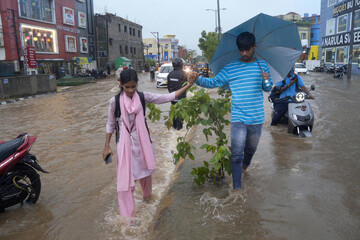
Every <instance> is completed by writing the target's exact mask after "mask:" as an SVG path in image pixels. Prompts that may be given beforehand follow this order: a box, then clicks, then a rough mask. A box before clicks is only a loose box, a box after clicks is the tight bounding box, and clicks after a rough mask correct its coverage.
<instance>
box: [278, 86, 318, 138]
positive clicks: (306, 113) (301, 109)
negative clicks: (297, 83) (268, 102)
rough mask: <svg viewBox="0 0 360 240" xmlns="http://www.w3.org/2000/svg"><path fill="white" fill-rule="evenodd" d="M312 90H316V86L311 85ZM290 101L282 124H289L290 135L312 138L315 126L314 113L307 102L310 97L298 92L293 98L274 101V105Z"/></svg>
mask: <svg viewBox="0 0 360 240" xmlns="http://www.w3.org/2000/svg"><path fill="white" fill-rule="evenodd" d="M311 90H312V91H314V90H315V86H314V85H311ZM289 99H291V100H292V102H289V103H288V111H287V113H286V114H285V115H284V117H283V119H281V121H280V123H287V125H288V133H291V134H296V135H299V136H301V137H310V136H312V134H311V132H312V129H313V125H314V113H313V111H312V109H311V107H310V104H309V103H308V102H307V101H305V99H309V98H308V96H307V95H306V94H305V93H304V92H297V93H296V94H295V95H294V96H293V97H283V98H278V99H276V100H273V104H276V103H280V102H287V101H288V100H289ZM272 108H273V106H272ZM273 111H274V108H273ZM273 114H274V112H272V116H273Z"/></svg>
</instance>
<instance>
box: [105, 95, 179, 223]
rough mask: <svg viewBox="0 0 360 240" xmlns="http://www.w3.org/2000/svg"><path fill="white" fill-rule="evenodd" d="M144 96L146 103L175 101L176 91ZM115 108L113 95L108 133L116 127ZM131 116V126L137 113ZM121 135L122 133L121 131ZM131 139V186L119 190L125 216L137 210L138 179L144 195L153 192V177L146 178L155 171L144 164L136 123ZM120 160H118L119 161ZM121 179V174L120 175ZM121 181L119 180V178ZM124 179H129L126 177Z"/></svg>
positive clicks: (121, 209) (120, 122) (122, 212)
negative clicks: (145, 182) (136, 190)
mask: <svg viewBox="0 0 360 240" xmlns="http://www.w3.org/2000/svg"><path fill="white" fill-rule="evenodd" d="M144 98H145V102H146V103H154V104H161V103H166V102H170V101H173V100H174V99H175V92H172V93H169V94H154V93H149V92H144ZM114 109H115V97H112V98H111V99H110V104H109V108H108V121H107V124H106V132H107V133H113V132H114V129H115V123H116V119H115V116H114ZM128 116H129V125H130V126H131V125H132V124H133V123H134V118H135V114H128ZM122 122H123V121H122V118H121V117H120V119H119V128H120V129H121V125H122ZM119 135H120V133H119ZM130 139H131V148H132V149H131V151H132V156H131V157H132V158H131V163H130V166H131V174H130V178H131V179H130V188H129V189H128V191H119V192H118V198H119V209H120V214H121V215H123V216H129V217H132V216H133V214H134V210H135V202H134V199H133V192H134V187H135V181H136V180H140V183H141V186H142V188H143V193H144V197H148V196H145V193H149V192H150V193H151V187H152V186H151V185H152V184H151V178H150V180H146V179H145V178H147V177H149V176H151V175H152V173H153V172H154V171H155V169H151V170H149V169H145V168H143V167H142V166H143V165H142V160H143V159H142V158H141V153H140V143H139V138H138V134H137V131H136V124H135V125H134V127H133V129H132V130H131V134H130ZM118 146H119V144H117V147H118ZM116 152H117V159H118V158H119V157H120V156H119V152H120V151H119V149H117V151H116ZM152 154H153V155H154V159H155V154H154V151H153V150H152ZM117 162H118V161H117ZM118 179H119V176H118ZM118 181H119V180H118ZM124 181H129V179H124ZM142 181H147V182H149V181H150V184H143V183H142ZM144 186H146V188H150V189H144Z"/></svg>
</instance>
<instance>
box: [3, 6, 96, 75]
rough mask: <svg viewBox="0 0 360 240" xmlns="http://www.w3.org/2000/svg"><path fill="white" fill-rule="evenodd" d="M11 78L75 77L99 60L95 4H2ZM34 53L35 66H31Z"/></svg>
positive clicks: (6, 67) (7, 68) (8, 69)
mask: <svg viewBox="0 0 360 240" xmlns="http://www.w3.org/2000/svg"><path fill="white" fill-rule="evenodd" d="M0 13H1V20H2V35H3V40H4V47H5V59H4V60H2V61H1V63H0V65H2V68H3V70H4V69H6V71H5V72H6V74H7V75H14V74H20V73H23V74H34V73H39V74H42V73H46V74H49V73H52V74H55V75H56V76H57V77H60V75H61V74H73V73H74V70H75V69H76V67H78V68H79V67H80V68H81V67H83V66H86V67H88V66H89V65H90V66H92V65H93V63H92V59H93V58H95V52H96V49H95V35H94V31H93V15H94V14H93V0H1V4H0ZM29 51H33V53H32V56H33V57H34V59H33V60H34V61H35V60H36V62H35V65H34V64H31V65H29V63H27V59H28V52H29Z"/></svg>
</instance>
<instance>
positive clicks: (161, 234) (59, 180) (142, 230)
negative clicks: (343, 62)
mask: <svg viewBox="0 0 360 240" xmlns="http://www.w3.org/2000/svg"><path fill="white" fill-rule="evenodd" d="M303 79H304V82H305V84H306V85H310V84H312V83H313V84H315V86H316V90H315V92H314V94H313V95H314V96H315V97H316V99H317V100H316V101H311V106H312V108H313V111H314V114H315V125H314V130H313V137H311V138H307V139H302V138H298V137H296V136H292V135H289V134H287V128H286V126H278V127H270V126H269V122H270V105H269V103H268V102H267V100H265V101H264V104H265V109H266V121H265V124H264V129H263V133H262V137H261V141H260V144H259V147H258V151H257V152H256V154H255V156H254V159H253V162H252V165H251V166H250V167H249V170H248V172H247V173H246V174H245V175H244V176H243V181H244V182H243V186H244V189H243V191H241V193H240V194H232V193H231V184H230V183H231V178H230V177H227V178H226V179H225V183H224V184H222V185H213V184H210V183H207V184H205V185H204V186H202V187H198V186H196V185H194V184H193V183H192V177H191V174H190V172H191V168H192V167H195V166H199V164H200V163H201V162H202V161H203V160H205V159H206V158H207V156H206V155H205V154H204V153H203V152H202V151H200V150H197V152H196V156H195V157H196V161H191V160H186V161H185V162H184V163H183V164H182V165H180V168H179V169H176V168H175V166H174V164H173V163H172V160H171V159H172V158H171V150H173V149H175V144H176V138H177V137H178V136H180V135H182V134H184V133H185V132H184V131H180V132H177V131H173V130H170V131H168V130H167V129H166V127H165V126H164V125H163V122H156V123H149V127H150V129H151V136H152V140H153V144H154V147H155V151H156V157H157V167H158V168H157V171H156V173H155V175H154V179H153V182H154V186H153V192H154V198H153V200H152V201H151V202H150V203H145V202H143V201H142V197H141V190H140V187H139V186H138V185H137V187H136V213H135V216H136V219H135V220H136V221H135V222H136V224H135V226H130V227H129V226H125V225H124V224H123V223H122V219H121V218H120V217H119V215H118V208H117V199H116V198H117V196H116V186H115V179H116V174H115V163H114V162H113V163H112V164H109V165H105V164H104V163H103V162H102V160H101V151H102V148H103V145H104V138H105V123H106V114H107V106H108V100H109V99H110V98H111V96H113V95H114V94H115V93H114V92H113V91H112V90H113V88H114V87H116V82H115V80H104V81H100V82H98V83H97V84H92V85H83V86H79V87H72V88H70V91H67V92H62V93H58V94H53V95H48V96H40V97H36V98H33V99H28V100H23V101H20V102H16V103H11V104H8V105H4V106H0V118H1V123H2V124H1V126H0V139H1V140H10V139H12V138H14V137H16V136H17V135H18V134H20V133H21V132H28V133H29V134H30V135H36V136H38V139H37V141H36V142H35V144H34V146H33V148H32V150H31V152H32V153H33V154H34V155H36V156H37V158H38V159H39V160H40V164H41V165H42V167H43V168H45V169H47V170H48V171H50V172H51V173H50V174H42V173H41V174H40V175H41V181H42V192H41V195H40V199H39V201H38V202H37V203H36V204H35V205H24V206H20V205H18V206H15V207H12V208H9V209H7V210H6V212H5V213H2V214H0V239H359V236H360V230H359V229H360V228H359V227H360V210H359V209H360V200H359V193H360V189H359V182H360V175H359V172H360V166H359V165H360V164H359V154H360V150H359V140H358V139H359V137H360V134H359V132H360V123H359V116H358V113H357V112H358V111H359V106H358V104H357V100H358V93H359V90H360V80H354V81H351V82H347V81H346V80H339V79H333V78H332V76H331V75H327V74H325V73H323V74H317V73H311V74H310V75H309V76H305V77H303ZM139 88H140V90H141V91H151V92H158V93H166V92H167V90H166V89H157V88H156V87H155V82H150V81H149V76H148V75H147V74H140V84H139ZM265 96H267V95H265ZM169 106H170V105H169V104H164V105H161V109H162V110H163V111H167V110H168V109H169ZM189 139H190V140H191V142H192V143H193V144H194V145H195V146H197V147H199V146H200V145H201V144H202V143H203V142H204V139H203V137H202V133H201V128H195V129H193V130H192V132H191V134H190V135H189ZM112 144H113V145H112V148H113V149H115V144H114V140H113V141H112Z"/></svg>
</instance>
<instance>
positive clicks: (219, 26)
mask: <svg viewBox="0 0 360 240" xmlns="http://www.w3.org/2000/svg"><path fill="white" fill-rule="evenodd" d="M217 13H218V28H219V41H220V39H221V25H220V3H219V0H217Z"/></svg>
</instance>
